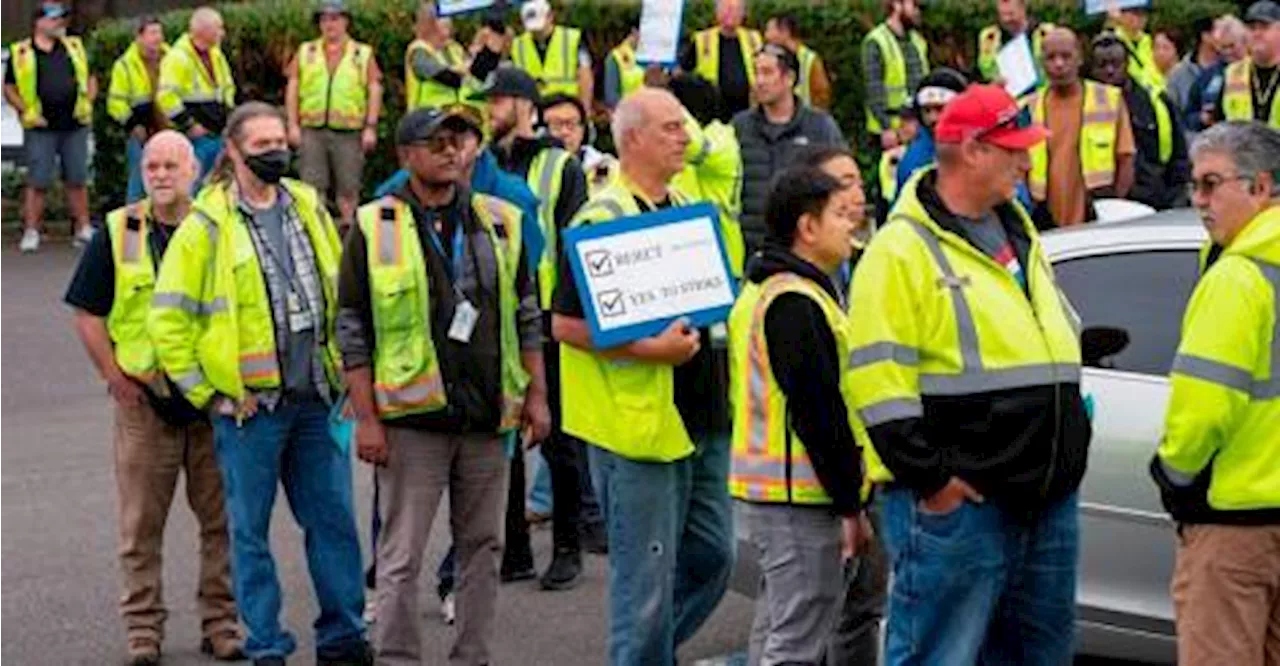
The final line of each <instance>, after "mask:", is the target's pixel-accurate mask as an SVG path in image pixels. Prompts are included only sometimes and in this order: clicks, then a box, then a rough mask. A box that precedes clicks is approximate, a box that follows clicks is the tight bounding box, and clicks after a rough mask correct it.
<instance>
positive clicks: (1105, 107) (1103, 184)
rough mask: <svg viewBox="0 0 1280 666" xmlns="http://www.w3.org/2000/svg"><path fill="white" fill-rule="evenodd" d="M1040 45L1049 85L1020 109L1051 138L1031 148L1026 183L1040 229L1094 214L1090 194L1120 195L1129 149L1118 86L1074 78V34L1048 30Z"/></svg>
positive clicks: (1127, 175)
mask: <svg viewBox="0 0 1280 666" xmlns="http://www.w3.org/2000/svg"><path fill="white" fill-rule="evenodd" d="M1041 50H1042V54H1041V60H1042V63H1043V66H1044V72H1045V75H1046V76H1047V77H1048V79H1049V84H1048V86H1045V87H1041V88H1040V89H1039V90H1037V91H1035V92H1034V93H1032V94H1031V95H1030V96H1028V98H1027V107H1028V108H1030V109H1031V116H1032V119H1033V120H1034V121H1035V122H1037V123H1040V124H1043V125H1045V126H1046V127H1048V128H1049V131H1050V136H1049V139H1048V140H1047V141H1045V142H1043V143H1041V144H1040V145H1038V146H1036V147H1034V148H1032V149H1031V172H1030V174H1028V176H1027V185H1028V188H1029V189H1030V190H1031V198H1032V200H1033V201H1034V202H1035V206H1034V208H1035V212H1034V217H1035V221H1036V225H1037V226H1038V227H1040V228H1042V229H1044V228H1050V227H1055V226H1058V227H1061V226H1069V225H1073V224H1081V223H1083V222H1088V221H1091V220H1093V219H1094V218H1095V217H1096V215H1095V213H1094V210H1093V202H1094V200H1095V199H1099V198H1120V199H1123V198H1125V196H1126V195H1127V194H1128V193H1129V189H1130V188H1131V187H1132V186H1133V159H1134V153H1135V152H1136V149H1135V147H1134V140H1133V128H1132V126H1131V125H1130V124H1129V111H1128V109H1127V108H1126V107H1125V103H1124V96H1123V94H1122V93H1121V91H1120V89H1119V88H1116V87H1115V86H1109V85H1106V84H1102V83H1098V82H1096V81H1082V80H1081V79H1080V66H1081V64H1082V62H1083V61H1082V58H1081V50H1080V42H1079V40H1078V39H1077V38H1076V34H1075V33H1074V32H1072V31H1071V30H1069V29H1067V28H1061V27H1059V28H1054V29H1053V30H1050V31H1049V34H1047V35H1045V38H1044V43H1043V44H1042V46H1041Z"/></svg>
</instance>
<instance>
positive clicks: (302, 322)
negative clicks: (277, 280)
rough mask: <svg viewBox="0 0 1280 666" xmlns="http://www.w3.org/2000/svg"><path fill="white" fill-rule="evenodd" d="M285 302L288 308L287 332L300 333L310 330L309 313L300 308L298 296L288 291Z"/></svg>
mask: <svg viewBox="0 0 1280 666" xmlns="http://www.w3.org/2000/svg"><path fill="white" fill-rule="evenodd" d="M285 302H286V304H287V306H288V308H289V331H290V332H292V333H302V332H303V331H309V330H311V326H312V322H311V313H310V312H308V311H307V310H305V309H304V308H303V307H302V302H301V301H300V300H299V299H298V295H297V294H295V293H293V291H290V292H289V294H288V296H287V297H286V298H285Z"/></svg>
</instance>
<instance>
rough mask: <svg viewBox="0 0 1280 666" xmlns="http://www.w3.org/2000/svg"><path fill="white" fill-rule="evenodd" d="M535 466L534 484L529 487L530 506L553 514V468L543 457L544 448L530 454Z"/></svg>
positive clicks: (540, 511)
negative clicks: (549, 466) (548, 465)
mask: <svg viewBox="0 0 1280 666" xmlns="http://www.w3.org/2000/svg"><path fill="white" fill-rule="evenodd" d="M529 462H530V465H531V466H532V467H533V485H532V486H530V487H529V497H528V500H527V502H528V507H529V510H530V511H532V512H534V513H540V514H542V515H544V516H545V515H550V514H551V469H550V468H548V467H547V460H546V459H545V458H543V457H542V450H541V449H539V450H538V451H536V452H534V454H533V455H531V456H529Z"/></svg>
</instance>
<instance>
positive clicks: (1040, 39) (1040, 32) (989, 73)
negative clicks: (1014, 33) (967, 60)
mask: <svg viewBox="0 0 1280 666" xmlns="http://www.w3.org/2000/svg"><path fill="white" fill-rule="evenodd" d="M1052 29H1053V24H1051V23H1041V24H1039V25H1037V26H1036V29H1035V30H1032V31H1031V34H1030V35H1029V37H1030V38H1031V54H1032V55H1033V56H1035V59H1036V68H1037V69H1038V70H1040V75H1041V77H1040V78H1042V79H1043V78H1044V66H1043V65H1042V64H1041V62H1040V53H1041V46H1042V45H1043V44H1044V36H1045V35H1047V34H1049V31H1050V30H1052ZM1003 46H1004V30H1003V29H1002V28H1001V27H1000V26H999V25H989V26H987V27H985V28H983V29H982V31H981V32H979V33H978V72H979V73H980V74H982V78H983V79H984V80H987V81H994V80H995V79H996V77H998V76H1000V65H999V64H997V62H996V56H997V55H999V53H1000V48H1001V47H1003Z"/></svg>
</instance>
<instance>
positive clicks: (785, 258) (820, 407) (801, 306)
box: [747, 240, 862, 516]
mask: <svg viewBox="0 0 1280 666" xmlns="http://www.w3.org/2000/svg"><path fill="white" fill-rule="evenodd" d="M777 273H794V274H796V275H799V276H800V277H803V278H805V279H807V280H811V281H813V282H815V283H817V284H819V285H821V286H822V289H823V290H824V291H826V292H827V293H828V294H829V295H830V296H831V297H832V298H833V299H836V301H837V302H838V301H839V300H840V296H839V295H838V294H837V292H836V289H835V287H834V286H833V285H832V284H831V279H830V278H829V277H828V276H827V275H826V274H825V273H823V272H822V271H821V270H820V269H818V267H816V266H814V265H813V264H811V263H809V262H807V261H805V260H803V259H801V258H800V257H797V256H796V255H794V254H792V253H791V251H790V250H788V249H785V248H782V247H781V246H779V245H777V244H775V242H774V241H772V240H766V241H765V244H764V247H763V249H762V250H761V252H760V254H758V255H756V256H755V257H754V258H753V259H752V261H751V265H750V266H749V267H748V272H747V279H748V280H750V281H751V282H753V283H757V284H759V283H761V282H764V280H765V279H767V278H768V277H770V276H772V275H775V274H777ZM764 336H765V340H766V341H767V342H768V347H769V367H770V368H771V369H772V371H773V376H774V379H775V380H776V381H777V382H778V387H779V388H781V389H782V393H783V394H784V395H786V398H787V408H786V409H787V422H788V424H789V425H790V426H791V430H793V431H794V432H795V433H796V435H797V436H798V437H799V438H800V439H801V441H803V442H804V446H805V451H806V452H807V453H808V454H809V461H810V462H811V463H812V465H813V469H814V472H816V473H817V475H818V481H819V482H821V483H822V488H823V490H825V491H827V495H829V496H830V497H831V502H832V509H833V510H834V511H835V512H836V513H838V514H840V515H842V516H848V515H852V514H854V513H857V512H858V510H859V508H860V507H861V501H860V492H861V488H862V452H861V449H860V448H859V447H858V443H857V441H856V440H854V437H853V429H852V428H850V427H849V408H848V406H847V405H846V404H845V401H844V397H843V396H842V395H841V393H840V376H841V372H842V370H843V368H844V363H843V360H842V359H841V358H840V356H839V354H838V353H837V351H836V340H835V336H834V335H833V334H832V332H831V327H830V325H829V324H828V323H827V317H826V315H825V314H824V313H823V311H822V308H821V307H820V306H819V305H818V304H817V303H815V302H814V301H813V299H811V298H809V297H807V296H804V295H801V294H795V293H786V294H782V295H781V296H778V297H777V298H775V299H774V300H773V302H772V303H770V304H769V309H768V310H767V311H765V315H764Z"/></svg>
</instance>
